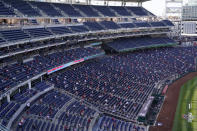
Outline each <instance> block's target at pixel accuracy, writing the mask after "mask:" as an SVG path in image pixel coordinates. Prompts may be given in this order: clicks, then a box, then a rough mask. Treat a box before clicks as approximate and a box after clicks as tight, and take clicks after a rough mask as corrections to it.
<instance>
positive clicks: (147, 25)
mask: <svg viewBox="0 0 197 131" xmlns="http://www.w3.org/2000/svg"><path fill="white" fill-rule="evenodd" d="M133 24H135V25H136V26H137V27H151V25H150V24H149V23H148V22H135V23H133Z"/></svg>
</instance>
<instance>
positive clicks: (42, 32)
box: [25, 28, 52, 37]
mask: <svg viewBox="0 0 197 131" xmlns="http://www.w3.org/2000/svg"><path fill="white" fill-rule="evenodd" d="M25 31H27V32H29V33H30V34H31V36H33V37H45V36H50V35H52V34H51V32H49V31H47V30H46V29H45V28H33V29H25Z"/></svg>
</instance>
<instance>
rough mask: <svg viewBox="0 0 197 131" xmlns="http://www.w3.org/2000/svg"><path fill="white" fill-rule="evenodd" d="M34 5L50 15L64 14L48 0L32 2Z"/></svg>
mask: <svg viewBox="0 0 197 131" xmlns="http://www.w3.org/2000/svg"><path fill="white" fill-rule="evenodd" d="M31 4H33V5H34V6H37V7H38V8H39V9H40V10H42V11H43V12H44V13H45V14H47V15H48V16H51V17H54V16H58V17H60V16H62V15H61V13H60V12H58V11H57V10H56V9H55V8H53V6H52V5H51V4H50V3H47V2H31Z"/></svg>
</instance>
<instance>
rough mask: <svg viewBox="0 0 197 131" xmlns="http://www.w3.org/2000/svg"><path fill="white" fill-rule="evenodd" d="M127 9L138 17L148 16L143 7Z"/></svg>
mask: <svg viewBox="0 0 197 131" xmlns="http://www.w3.org/2000/svg"><path fill="white" fill-rule="evenodd" d="M126 8H127V9H128V10H129V11H131V12H133V13H134V14H135V15H138V16H146V15H148V14H147V12H145V11H144V10H143V8H142V7H126Z"/></svg>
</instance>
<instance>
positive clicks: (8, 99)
mask: <svg viewBox="0 0 197 131" xmlns="http://www.w3.org/2000/svg"><path fill="white" fill-rule="evenodd" d="M7 101H8V102H10V94H8V95H7Z"/></svg>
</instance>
